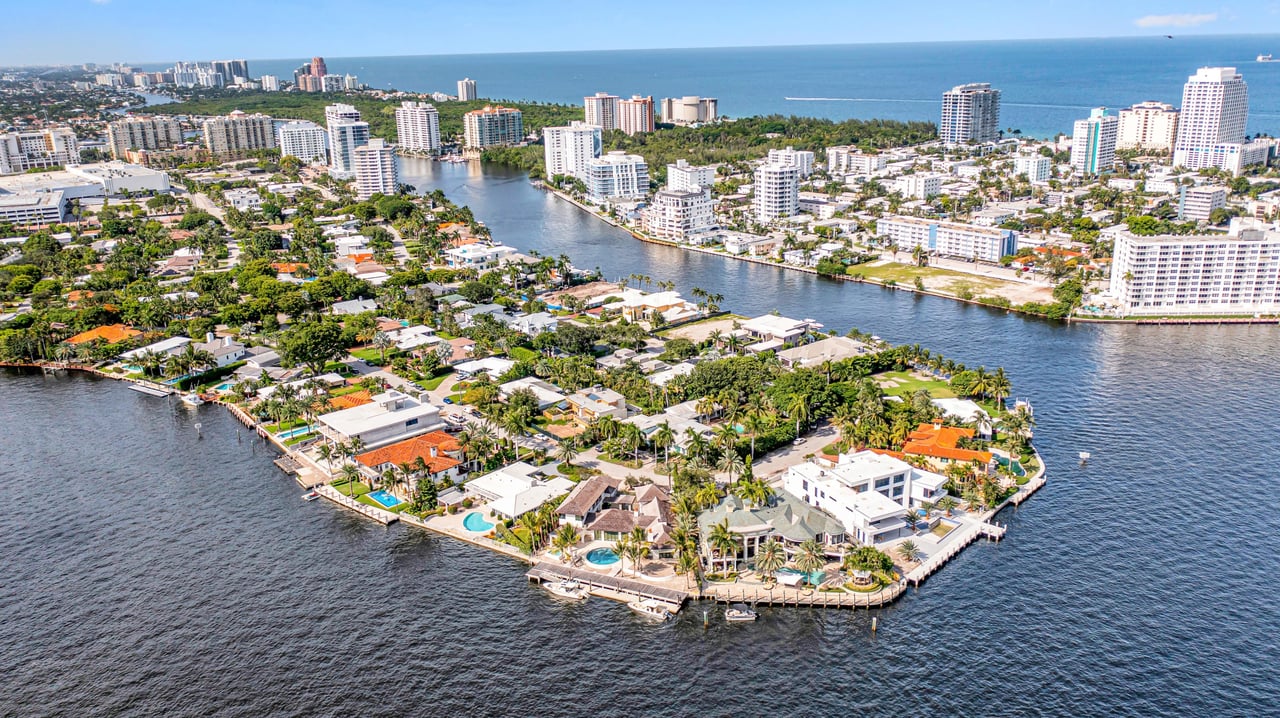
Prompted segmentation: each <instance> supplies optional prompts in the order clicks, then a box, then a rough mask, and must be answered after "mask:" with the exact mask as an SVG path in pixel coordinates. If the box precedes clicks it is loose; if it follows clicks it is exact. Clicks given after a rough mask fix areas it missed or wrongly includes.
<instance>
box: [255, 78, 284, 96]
mask: <svg viewBox="0 0 1280 718" xmlns="http://www.w3.org/2000/svg"><path fill="white" fill-rule="evenodd" d="M258 83H259V84H261V85H262V91H263V92H279V91H280V78H279V77H276V76H275V75H263V76H262V77H259V78H258Z"/></svg>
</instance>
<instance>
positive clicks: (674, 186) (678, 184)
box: [667, 160, 716, 192]
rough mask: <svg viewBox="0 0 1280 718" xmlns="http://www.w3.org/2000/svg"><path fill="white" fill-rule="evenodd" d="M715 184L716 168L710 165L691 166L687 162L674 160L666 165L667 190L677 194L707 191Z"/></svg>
mask: <svg viewBox="0 0 1280 718" xmlns="http://www.w3.org/2000/svg"><path fill="white" fill-rule="evenodd" d="M715 183H716V168H715V167H711V166H710V165H691V164H689V161H688V160H676V161H675V164H670V165H667V189H670V190H675V191H677V192H693V191H695V190H699V189H707V188H709V187H711V186H712V185H714V184H715Z"/></svg>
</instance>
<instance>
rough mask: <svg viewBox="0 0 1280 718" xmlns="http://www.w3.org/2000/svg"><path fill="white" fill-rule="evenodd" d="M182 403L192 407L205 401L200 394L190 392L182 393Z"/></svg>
mask: <svg viewBox="0 0 1280 718" xmlns="http://www.w3.org/2000/svg"><path fill="white" fill-rule="evenodd" d="M182 403H183V404H186V405H187V406H193V407H194V406H200V405H201V404H204V403H205V402H204V397H202V396H200V395H199V394H195V393H191V394H183V395H182Z"/></svg>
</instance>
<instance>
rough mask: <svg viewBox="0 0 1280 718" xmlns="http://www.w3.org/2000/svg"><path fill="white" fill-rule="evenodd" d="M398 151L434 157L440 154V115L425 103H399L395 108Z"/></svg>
mask: <svg viewBox="0 0 1280 718" xmlns="http://www.w3.org/2000/svg"><path fill="white" fill-rule="evenodd" d="M396 135H397V137H398V138H399V145H400V149H401V150H403V151H406V152H420V153H422V154H428V155H434V154H437V153H439V152H440V113H439V112H438V111H436V108H435V105H432V104H430V103H426V102H410V101H407V100H406V101H405V102H401V103H400V106H399V107H397V108H396Z"/></svg>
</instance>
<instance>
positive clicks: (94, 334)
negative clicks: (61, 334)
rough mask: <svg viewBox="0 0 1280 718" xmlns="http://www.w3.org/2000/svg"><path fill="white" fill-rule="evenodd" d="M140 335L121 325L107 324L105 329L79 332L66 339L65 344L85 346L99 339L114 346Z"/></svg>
mask: <svg viewBox="0 0 1280 718" xmlns="http://www.w3.org/2000/svg"><path fill="white" fill-rule="evenodd" d="M141 334H142V332H140V331H138V330H137V329H131V328H129V327H126V326H125V325H123V324H108V325H107V326H105V327H97V328H96V329H90V330H89V331H87V332H80V333H79V334H77V335H75V336H73V337H71V338H70V339H67V343H68V344H85V343H87V342H91V341H94V340H97V339H101V340H102V341H104V342H106V343H108V344H115V343H116V342H122V341H124V340H126V339H132V338H134V337H136V336H140V335H141Z"/></svg>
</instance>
